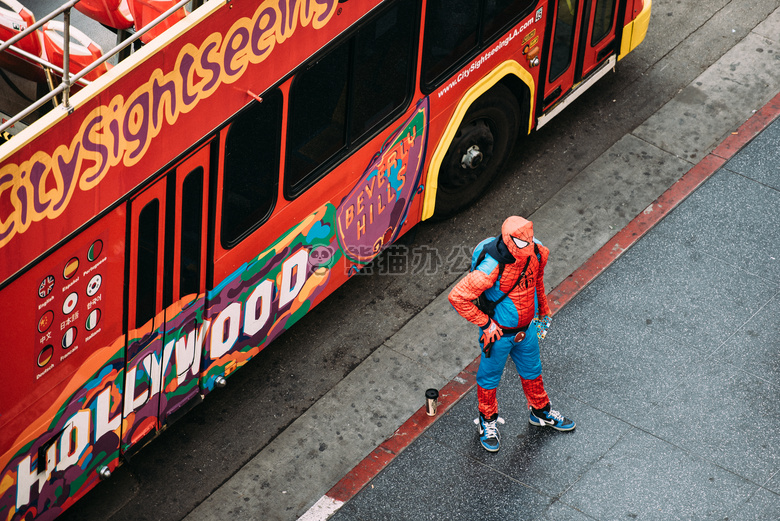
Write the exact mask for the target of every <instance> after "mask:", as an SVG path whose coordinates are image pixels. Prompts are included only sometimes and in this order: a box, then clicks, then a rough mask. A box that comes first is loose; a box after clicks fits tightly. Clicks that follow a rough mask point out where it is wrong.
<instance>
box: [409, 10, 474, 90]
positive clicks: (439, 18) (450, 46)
mask: <svg viewBox="0 0 780 521" xmlns="http://www.w3.org/2000/svg"><path fill="white" fill-rule="evenodd" d="M478 25H479V2H473V1H470V0H455V1H452V0H433V1H431V2H428V7H427V8H426V14H425V46H424V48H423V58H422V60H423V61H422V80H423V83H424V84H425V85H431V84H432V83H433V82H434V81H435V80H436V78H438V77H439V76H441V75H442V73H444V72H445V71H446V70H447V69H449V68H450V67H452V66H453V65H455V64H456V63H457V62H458V61H460V59H461V58H462V57H464V56H465V55H468V54H470V53H471V51H472V50H473V49H474V48H476V45H477V29H478Z"/></svg>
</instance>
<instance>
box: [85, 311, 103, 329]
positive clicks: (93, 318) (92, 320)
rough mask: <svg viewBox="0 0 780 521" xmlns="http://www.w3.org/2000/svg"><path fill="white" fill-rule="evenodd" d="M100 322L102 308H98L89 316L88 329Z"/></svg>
mask: <svg viewBox="0 0 780 521" xmlns="http://www.w3.org/2000/svg"><path fill="white" fill-rule="evenodd" d="M98 322H100V310H99V309H97V308H96V309H94V310H93V311H92V313H90V314H89V316H87V331H92V330H93V329H95V328H96V327H97V325H98Z"/></svg>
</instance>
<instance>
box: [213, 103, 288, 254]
mask: <svg viewBox="0 0 780 521" xmlns="http://www.w3.org/2000/svg"><path fill="white" fill-rule="evenodd" d="M281 129H282V94H281V93H280V92H279V91H278V90H273V91H271V92H270V93H266V94H265V95H263V102H262V103H252V104H251V105H250V106H249V107H248V108H247V109H245V110H244V111H243V112H241V113H240V114H239V115H238V116H237V117H236V118H235V120H234V121H233V122H232V123H231V124H230V130H229V131H228V135H227V139H226V140H225V167H224V180H223V186H222V226H221V229H220V232H221V237H222V246H223V247H225V248H228V247H231V246H233V245H235V244H236V242H238V240H239V239H240V238H241V237H243V236H244V235H245V234H246V233H247V232H249V231H250V230H252V229H254V228H255V227H256V226H257V225H259V224H260V223H261V222H263V221H264V220H265V219H267V218H268V216H269V215H270V214H271V210H273V207H274V204H275V202H276V193H277V191H278V186H279V157H280V150H281V148H280V147H281V145H280V141H281V132H282V130H281Z"/></svg>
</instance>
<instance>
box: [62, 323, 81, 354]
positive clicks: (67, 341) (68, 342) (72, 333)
mask: <svg viewBox="0 0 780 521" xmlns="http://www.w3.org/2000/svg"><path fill="white" fill-rule="evenodd" d="M77 332H78V331H77V330H76V328H75V327H72V328H70V329H68V330H67V331H65V335H64V336H63V337H62V347H63V348H64V349H67V348H69V347H70V346H72V345H73V342H75V341H76V333H77Z"/></svg>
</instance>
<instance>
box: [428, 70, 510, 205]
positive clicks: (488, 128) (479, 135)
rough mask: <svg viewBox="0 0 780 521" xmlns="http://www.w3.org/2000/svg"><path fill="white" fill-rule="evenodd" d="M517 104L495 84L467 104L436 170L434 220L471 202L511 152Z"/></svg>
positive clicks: (505, 90)
mask: <svg viewBox="0 0 780 521" xmlns="http://www.w3.org/2000/svg"><path fill="white" fill-rule="evenodd" d="M520 117H521V112H520V107H519V105H518V103H517V99H516V98H515V96H514V95H513V94H512V91H510V90H509V89H508V88H507V87H505V86H503V85H501V84H498V85H496V86H495V87H493V88H492V89H490V90H489V91H487V92H486V93H485V94H483V95H482V96H481V97H480V98H479V99H477V101H475V102H474V104H473V105H471V107H469V110H468V112H467V113H466V116H465V117H464V118H463V121H462V122H461V124H460V127H458V131H457V133H456V134H455V137H454V138H453V140H452V143H450V147H449V149H448V150H447V154H446V155H445V156H444V160H443V161H442V164H441V168H440V169H439V180H438V189H437V192H436V207H435V209H434V215H433V216H434V218H435V219H446V218H448V217H451V216H452V215H454V214H456V213H458V212H459V211H461V210H463V209H465V208H466V207H468V206H470V205H471V204H472V203H474V202H475V201H476V200H477V199H479V197H480V196H481V195H482V193H483V192H484V191H485V189H486V188H487V187H488V185H489V184H490V182H491V181H492V180H493V179H494V178H495V176H496V174H497V173H498V172H499V171H500V170H501V168H502V167H503V166H504V163H505V162H506V160H507V159H508V158H509V155H510V154H511V153H512V147H513V146H514V144H515V141H516V140H517V131H518V128H519V125H520Z"/></svg>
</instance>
